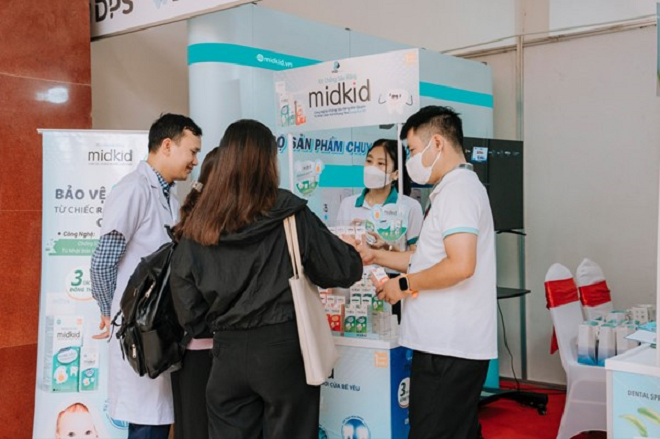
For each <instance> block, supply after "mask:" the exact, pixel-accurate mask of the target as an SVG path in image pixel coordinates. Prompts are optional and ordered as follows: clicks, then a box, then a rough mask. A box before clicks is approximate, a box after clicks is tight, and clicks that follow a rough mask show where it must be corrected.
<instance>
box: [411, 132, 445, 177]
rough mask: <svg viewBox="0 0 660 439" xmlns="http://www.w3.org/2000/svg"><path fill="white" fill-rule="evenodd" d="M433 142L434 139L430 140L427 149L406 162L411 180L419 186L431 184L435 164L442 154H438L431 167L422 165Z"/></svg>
mask: <svg viewBox="0 0 660 439" xmlns="http://www.w3.org/2000/svg"><path fill="white" fill-rule="evenodd" d="M432 142H433V138H431V140H429V143H428V145H426V148H424V150H423V151H422V152H420V153H419V154H416V155H414V156H412V157H411V158H410V160H408V161H407V162H406V169H407V170H408V175H409V176H410V179H411V180H412V181H414V182H415V183H417V184H427V183H428V182H429V179H430V178H431V173H432V172H433V167H434V166H435V163H436V162H437V161H438V159H439V158H440V156H441V155H442V153H440V152H439V153H438V155H437V157H436V158H435V160H433V163H431V166H428V167H426V166H424V164H423V163H422V156H423V155H424V153H425V152H426V150H427V149H429V148H430V147H431V143H432Z"/></svg>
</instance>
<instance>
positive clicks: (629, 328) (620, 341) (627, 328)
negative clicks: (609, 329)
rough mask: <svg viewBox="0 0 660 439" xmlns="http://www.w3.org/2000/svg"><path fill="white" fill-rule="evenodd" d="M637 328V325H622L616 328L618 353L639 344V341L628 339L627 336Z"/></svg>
mask: <svg viewBox="0 0 660 439" xmlns="http://www.w3.org/2000/svg"><path fill="white" fill-rule="evenodd" d="M636 330H637V326H635V325H621V326H617V328H616V354H617V355H621V354H623V353H624V352H626V351H629V350H630V349H632V348H636V347H637V346H639V342H637V341H634V340H628V339H627V338H626V336H628V335H630V334H632V333H633V332H635V331H636Z"/></svg>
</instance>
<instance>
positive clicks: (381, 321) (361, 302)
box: [319, 267, 398, 339]
mask: <svg viewBox="0 0 660 439" xmlns="http://www.w3.org/2000/svg"><path fill="white" fill-rule="evenodd" d="M373 272H376V273H378V275H384V276H385V278H387V274H385V271H384V270H383V268H382V267H366V268H365V271H364V274H363V276H362V280H361V281H360V282H358V283H356V284H354V285H353V286H351V288H350V290H349V294H350V295H349V297H348V298H347V297H345V296H344V295H341V294H333V293H332V291H331V290H324V289H321V288H319V294H320V296H321V303H323V305H324V307H325V312H326V315H327V316H328V324H329V325H330V329H332V332H333V333H334V334H335V335H338V336H345V337H362V338H372V339H389V338H393V337H396V335H397V334H398V323H397V320H396V318H397V317H396V316H393V315H392V307H391V305H390V304H389V303H386V302H384V301H382V300H378V297H377V296H376V287H375V286H374V285H375V284H374V279H373V278H374V275H373V274H370V273H373Z"/></svg>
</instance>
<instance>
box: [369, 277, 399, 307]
mask: <svg viewBox="0 0 660 439" xmlns="http://www.w3.org/2000/svg"><path fill="white" fill-rule="evenodd" d="M376 293H377V294H378V299H379V300H384V301H385V302H387V303H389V304H390V305H394V304H395V303H397V302H398V301H399V300H401V299H403V298H404V297H406V293H404V292H403V291H401V289H400V288H399V278H398V277H395V278H394V279H390V280H388V281H387V282H385V283H384V284H383V285H381V286H379V287H377V288H376Z"/></svg>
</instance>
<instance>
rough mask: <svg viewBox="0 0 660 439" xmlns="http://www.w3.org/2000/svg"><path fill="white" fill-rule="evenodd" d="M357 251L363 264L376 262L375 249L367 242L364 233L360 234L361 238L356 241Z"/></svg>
mask: <svg viewBox="0 0 660 439" xmlns="http://www.w3.org/2000/svg"><path fill="white" fill-rule="evenodd" d="M357 251H358V252H359V253H360V257H361V258H362V264H363V265H372V264H375V263H376V250H374V249H372V248H371V247H370V246H369V245H368V244H367V240H366V235H362V239H361V240H360V241H359V242H358V246H357Z"/></svg>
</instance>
